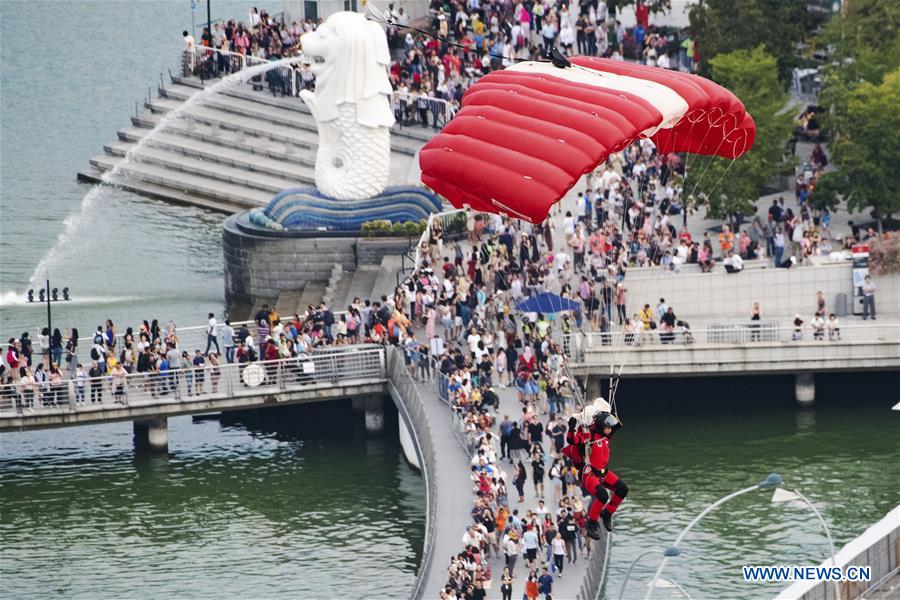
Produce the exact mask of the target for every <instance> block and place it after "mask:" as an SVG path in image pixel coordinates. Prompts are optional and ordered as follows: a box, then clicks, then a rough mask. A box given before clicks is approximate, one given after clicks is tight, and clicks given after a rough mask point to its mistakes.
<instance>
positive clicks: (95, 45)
mask: <svg viewBox="0 0 900 600" xmlns="http://www.w3.org/2000/svg"><path fill="white" fill-rule="evenodd" d="M190 4H191V3H190V1H189V0H179V1H178V2H175V1H168V2H147V1H142V2H31V1H29V2H2V3H0V13H2V18H0V27H2V30H0V43H2V47H0V55H2V70H0V73H2V86H0V93H2V119H0V122H2V132H0V143H2V148H0V150H2V153H0V154H2V160H0V214H2V220H0V334H3V335H4V338H3V339H4V341H5V339H6V338H7V337H9V336H12V335H15V336H19V335H20V334H21V333H22V332H23V331H29V332H30V334H31V336H32V337H33V338H34V337H35V336H36V329H37V328H38V327H41V326H43V325H44V324H45V323H46V311H45V310H44V307H43V306H37V305H32V306H29V305H27V304H26V303H25V293H26V291H27V289H28V288H29V287H32V288H37V287H40V285H41V284H42V283H43V280H44V278H45V277H49V278H50V280H51V283H52V285H53V286H55V287H59V288H62V287H64V286H68V287H69V288H70V290H71V296H72V298H73V300H72V301H71V302H69V303H63V302H60V303H58V304H55V305H54V307H53V323H54V326H55V327H57V326H58V327H60V328H69V327H73V326H75V327H78V328H79V330H80V331H81V332H82V334H88V333H90V331H91V330H92V329H93V328H94V327H95V326H96V325H97V324H100V323H102V322H103V321H104V320H105V319H106V318H112V319H113V320H114V321H115V322H116V324H117V325H120V326H122V327H124V326H127V325H134V324H135V323H137V322H139V320H140V319H153V318H158V319H160V321H161V322H162V323H165V322H166V321H168V320H169V319H173V320H175V322H176V323H178V324H179V325H182V326H183V325H196V324H200V323H203V322H204V321H205V317H206V313H207V312H209V311H214V312H217V313H219V314H221V311H222V308H223V304H224V282H223V273H222V244H221V221H222V217H221V215H218V214H213V213H208V212H205V211H202V210H198V209H191V208H184V207H175V206H170V205H167V204H165V203H162V202H158V201H154V200H148V199H145V198H141V197H139V196H136V195H133V194H130V193H127V192H124V191H122V190H118V189H112V188H110V189H105V190H103V191H101V193H100V194H95V195H94V198H95V199H94V201H93V202H92V203H91V204H90V205H89V206H83V205H82V204H83V200H82V199H83V198H84V196H85V194H87V192H88V191H89V190H91V189H92V186H89V185H86V184H81V183H78V182H76V180H75V174H76V172H77V171H78V170H80V169H83V168H85V167H86V166H87V162H88V159H89V158H90V157H91V156H93V155H95V154H99V153H101V152H102V148H103V144H106V143H109V142H111V141H113V140H115V137H116V130H117V129H119V128H124V127H127V126H129V117H130V116H131V115H132V114H133V113H134V101H135V100H138V101H140V102H142V101H143V100H142V99H143V98H144V97H145V96H146V95H147V87H148V86H153V87H155V86H156V84H157V82H158V81H159V78H160V73H165V72H166V71H167V69H170V68H171V69H175V68H176V67H177V65H178V59H179V51H180V48H181V46H182V41H181V31H182V30H183V29H190V24H191V13H190ZM197 5H198V12H197V16H196V19H197V22H198V23H199V21H201V20H203V19H205V12H202V11H205V3H203V2H197ZM212 5H213V9H214V13H213V18H219V17H225V16H227V17H242V18H243V19H244V20H245V21H246V20H247V17H246V12H248V10H249V8H250V3H249V2H244V1H241V2H233V1H226V0H215V1H214V2H213V3H212ZM255 5H256V6H258V7H259V8H260V9H264V8H265V9H268V10H269V11H270V12H277V11H280V10H281V9H282V7H281V3H280V2H257V3H255ZM198 37H199V36H198ZM36 270H37V272H36ZM35 283H37V285H35ZM351 417H352V413H351V412H350V408H349V406H342V405H336V406H330V405H328V406H324V407H306V408H304V409H303V410H301V411H299V412H296V411H295V412H292V413H287V414H282V415H278V416H273V417H270V418H268V419H256V420H254V421H249V422H228V423H226V424H219V422H217V421H216V422H200V423H194V422H192V421H191V419H189V418H177V419H170V421H169V428H170V431H169V435H170V456H169V458H168V460H166V459H145V458H137V457H135V455H134V452H133V450H132V440H131V437H132V430H131V424H130V423H122V424H116V425H108V426H99V427H80V428H73V429H64V430H51V431H42V432H36V433H28V434H9V435H3V436H2V437H0V595H3V596H4V597H6V598H14V597H49V596H53V595H65V596H79V597H86V598H87V597H90V598H98V597H125V596H130V597H138V596H149V595H160V596H179V597H212V596H219V597H226V598H228V597H238V596H243V597H247V596H253V597H262V596H267V597H273V596H280V595H292V596H298V595H300V596H305V597H310V596H315V597H329V596H332V595H334V593H335V592H334V590H335V589H336V586H337V585H339V586H340V590H341V593H342V594H346V595H347V597H361V596H363V595H364V594H365V593H367V592H372V591H373V590H377V591H378V593H379V594H380V595H384V596H389V597H405V596H407V595H408V594H409V590H410V589H411V587H412V585H413V582H414V580H415V574H416V571H417V569H418V561H419V556H420V553H421V546H422V539H423V534H424V522H425V515H424V504H425V499H424V493H423V490H422V486H421V478H420V476H419V475H418V473H417V472H416V471H414V470H413V469H412V468H411V467H410V466H409V465H408V464H407V463H406V462H405V460H404V459H403V457H402V452H401V449H400V446H399V443H398V442H397V435H396V431H393V432H392V431H388V432H386V434H385V435H384V436H382V437H377V438H367V437H366V436H365V433H364V430H363V428H362V422H361V417H360V418H359V419H358V421H359V422H356V421H354V428H353V429H352V430H351V431H349V432H348V430H347V428H346V426H345V425H344V424H345V423H346V422H347V421H348V420H349V419H350V418H351ZM393 419H394V421H396V416H394V417H393ZM138 573H139V574H140V575H139V576H137V574H138ZM336 582H339V583H336ZM373 582H377V584H375V585H373Z"/></svg>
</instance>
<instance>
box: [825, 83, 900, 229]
mask: <svg viewBox="0 0 900 600" xmlns="http://www.w3.org/2000/svg"><path fill="white" fill-rule="evenodd" d="M841 101H842V102H843V103H844V104H843V108H844V109H845V110H846V117H845V118H843V119H841V120H840V121H838V123H839V124H840V130H839V131H837V132H835V133H836V135H835V141H834V142H833V143H832V145H831V153H832V161H833V163H834V165H835V166H836V168H837V170H838V175H836V176H834V177H832V178H828V179H829V185H830V186H831V187H832V188H833V190H834V193H835V194H838V193H840V194H842V195H843V197H844V198H845V199H846V201H847V209H848V210H850V211H858V210H863V209H865V208H867V207H871V208H872V212H873V216H874V217H875V218H876V219H879V220H880V219H882V218H883V217H886V216H888V215H890V214H892V213H894V212H897V211H900V161H898V160H897V158H898V157H900V110H898V107H900V68H898V69H896V70H894V71H892V72H890V73H888V74H887V75H885V77H884V80H883V81H882V82H881V83H880V84H877V85H876V84H874V83H870V82H868V81H863V82H862V83H859V84H858V85H857V86H856V87H855V88H854V89H851V90H848V91H847V92H846V93H844V94H842V97H841Z"/></svg>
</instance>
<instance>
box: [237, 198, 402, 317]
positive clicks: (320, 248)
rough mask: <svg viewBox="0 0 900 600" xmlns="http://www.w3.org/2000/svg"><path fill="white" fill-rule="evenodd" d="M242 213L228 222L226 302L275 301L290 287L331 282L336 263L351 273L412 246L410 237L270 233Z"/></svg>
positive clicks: (291, 288)
mask: <svg viewBox="0 0 900 600" xmlns="http://www.w3.org/2000/svg"><path fill="white" fill-rule="evenodd" d="M239 218H240V215H232V216H231V217H229V218H228V219H226V220H225V224H224V225H223V227H222V249H223V253H224V258H225V301H226V303H227V304H228V305H229V306H230V305H232V304H235V303H239V304H245V305H249V306H255V305H257V304H261V303H263V302H265V303H269V304H274V303H275V302H277V300H278V296H279V295H280V294H281V292H284V291H295V290H302V289H303V287H304V286H305V285H306V284H308V283H324V282H326V281H328V278H329V276H330V275H331V271H332V269H333V268H334V265H335V264H340V265H341V266H342V267H343V269H344V271H345V272H352V271H354V270H356V268H357V267H358V266H361V265H379V264H381V261H382V259H383V258H384V257H385V256H398V255H400V254H402V253H403V252H405V251H406V250H407V249H408V248H409V239H408V238H357V237H330V236H329V237H301V236H299V235H298V236H290V235H281V236H279V235H267V234H264V233H254V232H252V230H249V229H245V228H242V227H241V226H240V224H239Z"/></svg>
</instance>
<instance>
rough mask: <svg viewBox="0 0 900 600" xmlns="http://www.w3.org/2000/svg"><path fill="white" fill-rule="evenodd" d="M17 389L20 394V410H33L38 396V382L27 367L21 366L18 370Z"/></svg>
mask: <svg viewBox="0 0 900 600" xmlns="http://www.w3.org/2000/svg"><path fill="white" fill-rule="evenodd" d="M19 373H20V374H19V383H18V385H19V391H20V394H21V395H22V406H21V408H22V410H24V411H26V412H34V406H35V404H36V402H37V401H38V400H39V398H40V393H39V387H38V383H37V381H36V380H35V378H34V375H33V374H32V373H31V369H30V368H28V367H22V369H21V370H20V372H19Z"/></svg>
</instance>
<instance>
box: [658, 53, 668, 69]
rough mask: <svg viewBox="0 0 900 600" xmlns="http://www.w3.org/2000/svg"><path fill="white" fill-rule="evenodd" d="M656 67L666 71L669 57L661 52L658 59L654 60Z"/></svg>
mask: <svg viewBox="0 0 900 600" xmlns="http://www.w3.org/2000/svg"><path fill="white" fill-rule="evenodd" d="M656 66H657V67H659V68H660V69H668V68H670V65H669V55H668V54H666V53H665V52H663V53H662V54H660V55H659V58H657V59H656Z"/></svg>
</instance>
